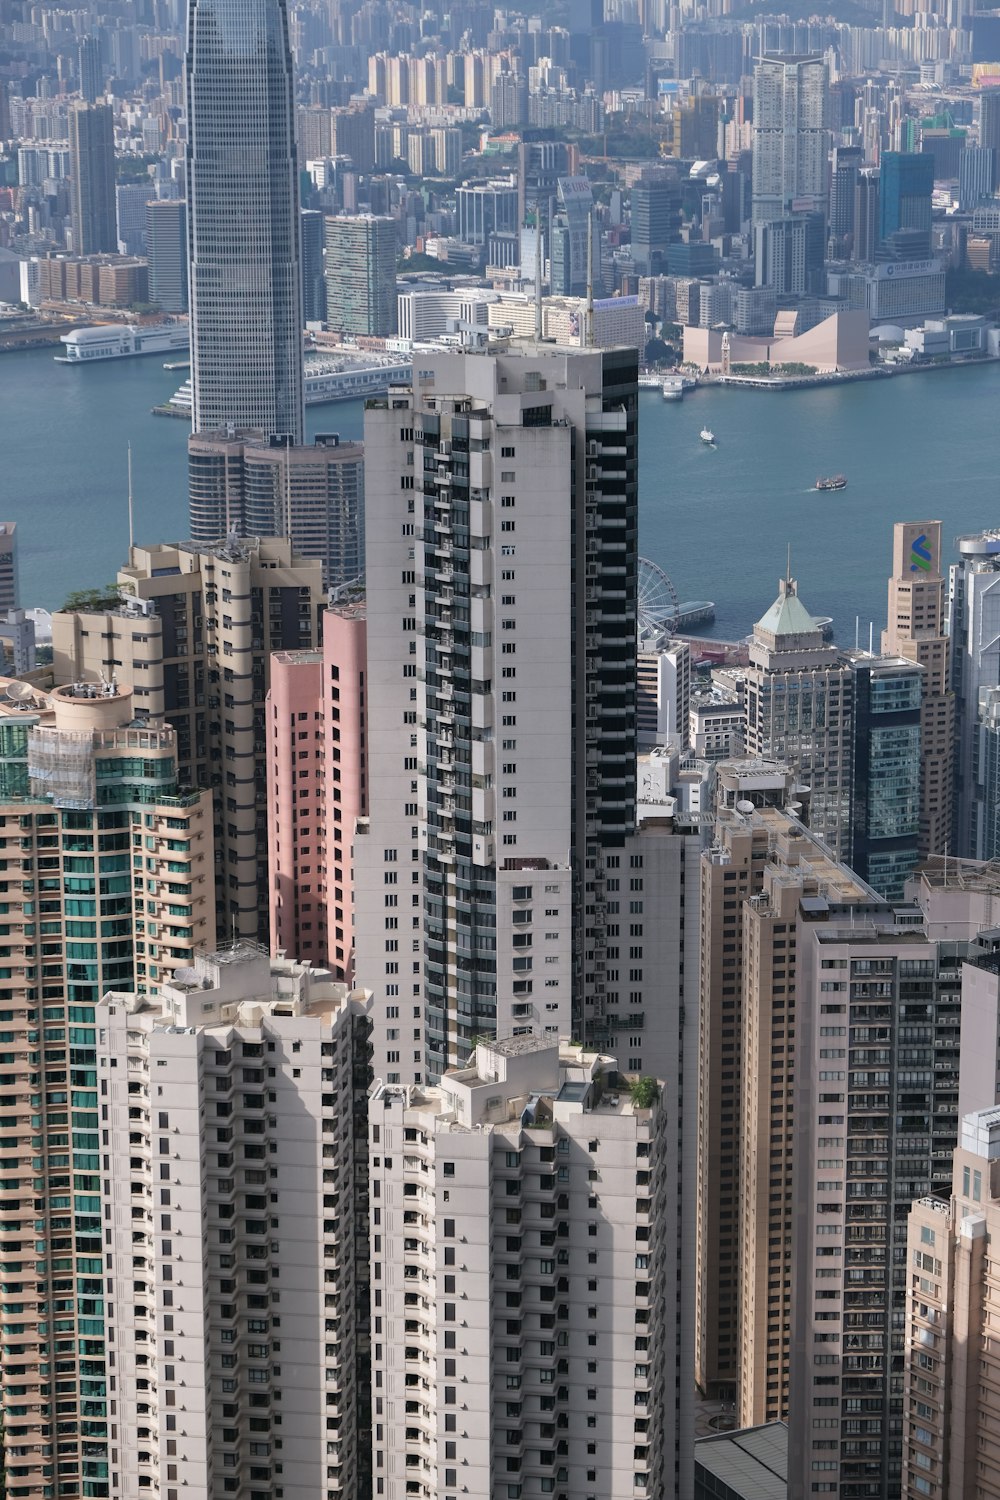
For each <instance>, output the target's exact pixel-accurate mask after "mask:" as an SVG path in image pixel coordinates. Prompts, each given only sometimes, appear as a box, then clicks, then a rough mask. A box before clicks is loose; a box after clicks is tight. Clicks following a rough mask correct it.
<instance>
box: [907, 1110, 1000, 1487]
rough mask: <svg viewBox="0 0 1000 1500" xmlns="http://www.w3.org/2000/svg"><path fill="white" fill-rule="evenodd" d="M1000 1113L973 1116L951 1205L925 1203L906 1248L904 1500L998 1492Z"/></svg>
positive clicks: (964, 1132) (914, 1215)
mask: <svg viewBox="0 0 1000 1500" xmlns="http://www.w3.org/2000/svg"><path fill="white" fill-rule="evenodd" d="M998 1235H1000V1109H998V1108H997V1107H996V1106H995V1105H992V1106H991V1107H989V1108H984V1109H980V1110H977V1111H976V1112H975V1113H972V1114H967V1115H965V1117H964V1118H963V1120H962V1127H961V1137H960V1139H959V1143H958V1149H957V1150H956V1152H955V1157H954V1175H953V1177H952V1187H951V1200H950V1202H942V1201H941V1199H940V1198H921V1199H919V1200H918V1201H917V1202H916V1203H914V1204H913V1207H912V1208H911V1210H910V1218H909V1225H908V1233H907V1243H906V1265H907V1279H908V1286H907V1293H906V1330H905V1331H906V1360H905V1375H904V1396H903V1410H904V1428H903V1431H904V1434H905V1440H904V1447H903V1490H902V1493H903V1500H921V1497H922V1496H925V1495H927V1494H931V1495H940V1496H941V1500H965V1497H966V1496H976V1497H977V1500H978V1497H980V1496H981V1497H984V1500H985V1497H986V1496H989V1495H995V1494H998V1493H1000V1443H998V1439H997V1421H996V1391H997V1386H998V1383H1000V1367H998V1360H997V1348H996V1342H995V1340H994V1338H993V1337H992V1329H993V1327H995V1325H996V1321H997V1319H998V1317H1000V1291H998V1288H997V1283H996V1277H995V1276H994V1275H992V1274H991V1265H992V1259H993V1257H992V1256H991V1253H990V1251H991V1247H992V1246H995V1245H996V1244H997V1236H998Z"/></svg>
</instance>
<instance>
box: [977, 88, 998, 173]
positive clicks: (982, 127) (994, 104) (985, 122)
mask: <svg viewBox="0 0 1000 1500" xmlns="http://www.w3.org/2000/svg"><path fill="white" fill-rule="evenodd" d="M979 145H980V147H981V148H983V149H985V150H987V151H992V152H993V177H992V182H991V187H992V188H995V187H996V186H997V184H998V182H1000V89H982V90H981V91H980V94H979Z"/></svg>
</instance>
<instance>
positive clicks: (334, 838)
mask: <svg viewBox="0 0 1000 1500" xmlns="http://www.w3.org/2000/svg"><path fill="white" fill-rule="evenodd" d="M322 634H323V645H322V647H317V648H315V649H314V650H311V651H278V652H275V653H274V655H273V656H272V657H271V689H270V692H269V693H268V695H267V707H266V712H265V724H266V729H267V828H268V847H267V863H268V871H269V876H270V882H271V888H270V894H269V899H268V910H269V913H270V919H271V933H270V942H271V951H272V952H273V953H276V952H279V951H282V952H286V953H298V954H300V955H301V957H302V958H307V959H311V960H312V961H313V963H315V964H317V965H319V966H322V967H326V968H329V969H331V970H332V971H333V972H334V973H335V974H336V975H337V977H338V978H340V979H350V978H351V977H352V976H353V973H354V927H353V921H352V918H353V912H354V872H353V868H352V864H353V861H352V858H351V847H352V844H353V841H354V828H355V824H356V821H357V819H358V818H359V817H363V816H364V814H365V812H366V811H367V803H368V796H367V745H366V724H365V720H366V714H365V670H366V661H365V635H366V630H365V607H364V605H363V604H342V605H334V606H333V607H332V608H330V609H328V610H326V611H325V612H324V615H323V631H322Z"/></svg>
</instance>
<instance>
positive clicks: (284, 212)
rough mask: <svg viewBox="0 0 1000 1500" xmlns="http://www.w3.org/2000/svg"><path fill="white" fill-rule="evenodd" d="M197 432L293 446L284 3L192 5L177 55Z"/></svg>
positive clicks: (299, 427)
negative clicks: (286, 441)
mask: <svg viewBox="0 0 1000 1500" xmlns="http://www.w3.org/2000/svg"><path fill="white" fill-rule="evenodd" d="M184 71H185V85H186V102H187V154H186V162H187V197H188V248H189V256H188V258H189V263H190V302H191V376H192V385H193V391H194V405H193V427H194V431H195V432H217V431H218V430H219V429H220V428H224V427H225V426H227V424H229V423H232V424H233V425H234V426H236V427H240V428H259V429H260V430H261V431H262V432H266V433H268V434H270V433H276V434H278V435H280V436H282V437H288V438H290V439H291V440H292V442H295V443H300V442H301V441H302V434H303V402H302V291H301V285H300V276H299V191H298V173H297V166H296V155H295V114H294V108H295V105H294V77H293V70H292V56H291V50H290V48H289V43H288V16H287V9H286V4H285V0H191V6H190V15H189V22H188V36H187V51H186V55H185V65H184Z"/></svg>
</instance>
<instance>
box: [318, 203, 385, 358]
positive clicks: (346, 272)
mask: <svg viewBox="0 0 1000 1500" xmlns="http://www.w3.org/2000/svg"><path fill="white" fill-rule="evenodd" d="M325 276H326V322H327V327H329V328H333V329H335V330H336V331H337V332H338V333H354V334H359V333H360V334H370V335H374V336H375V337H377V338H389V337H391V336H392V335H393V334H394V333H395V332H396V221H395V219H391V218H388V217H380V216H378V215H375V214H358V215H355V216H352V217H344V218H341V217H337V218H328V219H327V221H326V270H325Z"/></svg>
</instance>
